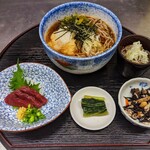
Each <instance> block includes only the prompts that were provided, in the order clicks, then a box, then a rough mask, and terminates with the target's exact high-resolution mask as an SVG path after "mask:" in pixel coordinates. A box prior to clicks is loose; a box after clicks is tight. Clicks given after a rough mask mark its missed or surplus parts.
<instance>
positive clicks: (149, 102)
mask: <svg viewBox="0 0 150 150" xmlns="http://www.w3.org/2000/svg"><path fill="white" fill-rule="evenodd" d="M130 92H131V94H132V96H131V97H125V102H126V106H124V107H123V108H124V110H125V111H126V112H127V114H128V115H129V116H130V117H131V118H132V119H134V120H138V121H139V122H142V123H144V124H149V125H150V88H148V89H144V88H142V89H141V90H140V89H139V88H133V89H131V91H130ZM127 100H128V103H127Z"/></svg>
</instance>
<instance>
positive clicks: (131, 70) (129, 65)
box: [118, 34, 150, 78]
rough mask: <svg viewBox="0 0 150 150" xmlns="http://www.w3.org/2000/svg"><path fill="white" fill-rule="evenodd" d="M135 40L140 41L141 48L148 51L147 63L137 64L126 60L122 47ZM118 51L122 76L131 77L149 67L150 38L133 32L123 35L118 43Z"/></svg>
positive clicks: (136, 75) (142, 72)
mask: <svg viewBox="0 0 150 150" xmlns="http://www.w3.org/2000/svg"><path fill="white" fill-rule="evenodd" d="M137 41H140V42H141V44H142V46H143V48H144V49H145V50H147V51H148V52H149V63H147V64H139V63H135V62H132V61H130V60H127V59H126V58H125V57H124V55H123V54H122V52H121V51H122V50H123V49H124V47H126V46H128V45H131V44H133V42H137ZM118 53H119V56H120V57H121V58H120V59H121V62H122V65H123V66H121V67H122V72H121V73H122V75H123V76H124V77H128V78H132V77H138V76H141V75H142V74H144V72H145V71H147V70H148V69H149V68H150V39H149V38H147V37H145V36H142V35H136V34H133V35H128V36H126V37H124V38H123V39H122V40H121V41H120V43H119V45H118Z"/></svg>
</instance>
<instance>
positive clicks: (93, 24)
mask: <svg viewBox="0 0 150 150" xmlns="http://www.w3.org/2000/svg"><path fill="white" fill-rule="evenodd" d="M71 17H72V18H71ZM73 17H74V18H73ZM69 19H70V20H69ZM71 19H72V20H71ZM73 19H74V20H73ZM67 21H68V24H67ZM69 21H70V22H69ZM73 21H74V22H73ZM65 23H66V24H65ZM79 32H81V33H79ZM45 40H46V43H47V44H48V46H50V47H51V48H52V49H54V50H56V51H57V52H59V53H62V54H64V55H68V56H76V57H90V56H95V55H98V54H100V53H103V52H104V51H106V50H108V49H109V48H111V47H112V46H113V45H114V43H115V35H114V32H113V31H112V29H111V28H110V27H109V26H108V25H107V24H106V23H105V22H104V21H102V20H101V19H97V18H93V17H91V16H85V15H77V14H74V15H72V16H69V17H68V16H67V17H66V18H64V20H63V21H62V20H60V21H58V22H56V23H55V24H54V25H53V26H52V27H50V28H49V29H48V31H47V33H46V35H45Z"/></svg>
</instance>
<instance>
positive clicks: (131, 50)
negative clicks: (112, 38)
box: [122, 41, 149, 64]
mask: <svg viewBox="0 0 150 150" xmlns="http://www.w3.org/2000/svg"><path fill="white" fill-rule="evenodd" d="M122 54H123V55H124V56H125V58H126V59H128V60H129V61H132V62H135V63H138V64H147V63H149V53H148V51H147V50H144V48H143V46H142V44H141V43H140V41H137V42H134V43H133V44H132V45H128V46H126V47H125V48H124V49H123V50H122Z"/></svg>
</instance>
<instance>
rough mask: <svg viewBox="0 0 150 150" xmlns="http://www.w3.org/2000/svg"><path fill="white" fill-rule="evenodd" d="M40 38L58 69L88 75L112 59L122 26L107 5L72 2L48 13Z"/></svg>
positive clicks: (40, 30)
mask: <svg viewBox="0 0 150 150" xmlns="http://www.w3.org/2000/svg"><path fill="white" fill-rule="evenodd" d="M72 17H73V18H74V19H75V20H74V19H73V18H72ZM68 20H69V23H68ZM39 35H40V39H41V41H42V44H43V47H44V51H45V52H46V54H47V55H48V57H49V58H50V60H51V61H52V62H53V63H54V64H55V65H56V66H57V67H58V68H60V69H62V70H64V71H66V72H69V73H73V74H86V73H91V72H94V71H97V70H99V69H100V68H102V67H103V66H105V65H106V64H107V63H108V62H109V60H110V59H111V58H112V56H113V55H114V53H115V51H116V48H117V45H118V43H119V41H120V39H121V36H122V26H121V23H120V21H119V19H118V18H117V16H116V15H115V14H114V13H113V12H111V11H110V10H108V9H107V8H105V7H103V6H100V5H97V4H94V3H90V2H69V3H65V4H62V5H59V6H57V7H55V8H53V9H51V10H50V11H49V12H47V13H46V15H45V16H44V17H43V18H42V20H41V22H40V26H39Z"/></svg>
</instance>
